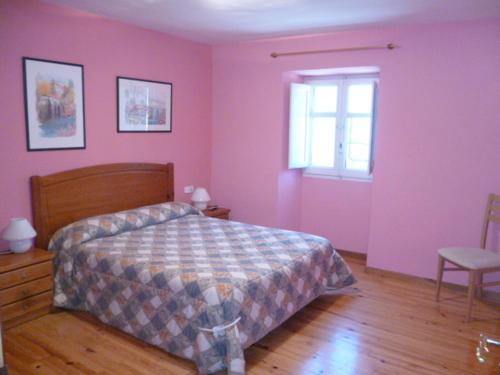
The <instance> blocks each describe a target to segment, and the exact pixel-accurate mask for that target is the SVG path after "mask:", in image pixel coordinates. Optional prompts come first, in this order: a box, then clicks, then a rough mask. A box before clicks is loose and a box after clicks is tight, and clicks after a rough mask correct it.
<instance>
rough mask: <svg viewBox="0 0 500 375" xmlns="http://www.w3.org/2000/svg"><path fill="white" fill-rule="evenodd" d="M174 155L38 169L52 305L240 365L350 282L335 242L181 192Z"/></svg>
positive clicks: (37, 198)
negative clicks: (208, 205)
mask: <svg viewBox="0 0 500 375" xmlns="http://www.w3.org/2000/svg"><path fill="white" fill-rule="evenodd" d="M173 181H174V180H173V165H172V164H171V163H169V164H166V165H161V164H129V163H126V164H111V165H102V166H96V167H87V168H80V169H76V170H72V171H68V172H62V173H58V174H54V175H50V176H45V177H40V176H35V177H33V178H32V196H33V208H34V220H35V226H36V228H37V231H38V237H37V246H38V247H41V248H48V249H49V250H51V251H54V252H56V258H55V267H56V271H55V280H54V282H55V293H54V305H55V306H58V307H62V308H67V309H73V310H81V311H87V312H90V313H91V314H93V315H95V316H96V317H97V318H98V319H99V320H101V321H102V322H104V323H106V324H109V325H111V326H113V327H116V328H118V329H120V330H122V331H124V332H127V333H129V334H131V335H133V336H135V337H138V338H139V339H141V340H143V341H145V342H148V343H150V344H153V345H156V346H158V347H160V348H162V349H164V350H166V351H168V352H170V353H172V354H175V355H178V356H181V357H184V358H187V359H190V360H192V361H194V362H195V363H196V366H197V368H198V371H199V373H200V374H209V373H214V372H217V371H220V370H223V369H227V371H228V373H229V374H244V373H245V361H244V349H245V348H247V347H248V346H250V345H252V344H253V343H255V342H257V341H258V340H259V339H261V338H262V337H263V336H264V335H266V334H267V333H269V332H270V331H272V330H273V329H274V328H276V327H277V326H279V325H280V324H282V323H283V322H284V321H285V320H286V319H288V318H289V317H290V316H292V315H293V314H294V313H295V312H297V311H298V310H300V309H301V308H302V307H304V306H305V305H307V304H308V303H309V302H311V301H312V300H313V299H315V298H317V297H318V296H320V295H322V294H324V293H326V292H328V291H329V290H332V289H335V290H336V289H339V288H342V287H345V286H348V285H351V284H353V283H354V282H355V280H354V277H353V275H352V273H351V271H350V269H349V267H348V266H347V264H346V263H345V262H344V261H343V259H342V258H341V257H340V255H339V254H338V253H336V252H335V250H334V249H333V247H332V245H331V244H330V242H329V241H328V240H326V239H324V238H322V237H317V236H313V235H310V234H306V233H300V232H294V231H288V230H281V229H274V228H267V227H262V226H256V225H250V224H245V223H239V222H234V221H226V220H220V219H215V218H209V217H206V216H204V215H203V213H202V212H201V211H199V210H197V209H195V208H193V207H191V206H190V205H188V204H186V203H181V202H175V201H174V189H173V187H174V182H173Z"/></svg>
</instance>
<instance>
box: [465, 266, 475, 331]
mask: <svg viewBox="0 0 500 375" xmlns="http://www.w3.org/2000/svg"><path fill="white" fill-rule="evenodd" d="M476 276H477V271H469V293H468V296H467V322H470V319H471V312H472V304H473V303H474V291H475V288H476V278H477V277H476Z"/></svg>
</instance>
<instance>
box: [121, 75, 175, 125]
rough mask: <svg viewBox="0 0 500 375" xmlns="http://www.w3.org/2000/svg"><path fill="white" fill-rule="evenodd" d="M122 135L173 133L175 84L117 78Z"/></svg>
mask: <svg viewBox="0 0 500 375" xmlns="http://www.w3.org/2000/svg"><path fill="white" fill-rule="evenodd" d="M116 86H117V95H118V132H119V133H136V132H152V133H158V132H160V133H170V132H171V131H172V84H171V83H169V82H159V81H147V80H142V79H136V78H129V77H116Z"/></svg>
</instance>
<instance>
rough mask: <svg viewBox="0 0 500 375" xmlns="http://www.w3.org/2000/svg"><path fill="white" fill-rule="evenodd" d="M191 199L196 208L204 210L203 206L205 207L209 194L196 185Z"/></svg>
mask: <svg viewBox="0 0 500 375" xmlns="http://www.w3.org/2000/svg"><path fill="white" fill-rule="evenodd" d="M191 200H192V201H193V203H194V206H195V207H196V208H199V209H201V210H204V209H205V208H207V203H208V202H209V201H210V195H208V191H207V189H205V188H202V187H197V188H196V189H194V193H193V196H192V197H191Z"/></svg>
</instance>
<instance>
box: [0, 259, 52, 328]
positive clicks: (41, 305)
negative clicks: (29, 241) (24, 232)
mask: <svg viewBox="0 0 500 375" xmlns="http://www.w3.org/2000/svg"><path fill="white" fill-rule="evenodd" d="M53 258H54V254H53V253H51V252H49V251H46V250H42V249H33V250H30V251H28V252H26V253H22V254H8V255H1V256H0V306H1V307H0V309H1V314H0V315H1V316H2V319H3V321H4V322H3V324H4V327H6V328H10V327H13V326H15V325H18V324H21V323H23V322H26V321H28V320H31V319H34V318H37V317H39V316H42V315H45V314H47V313H48V312H49V311H50V309H51V307H52V296H53V273H54V271H53V264H52V259H53Z"/></svg>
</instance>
